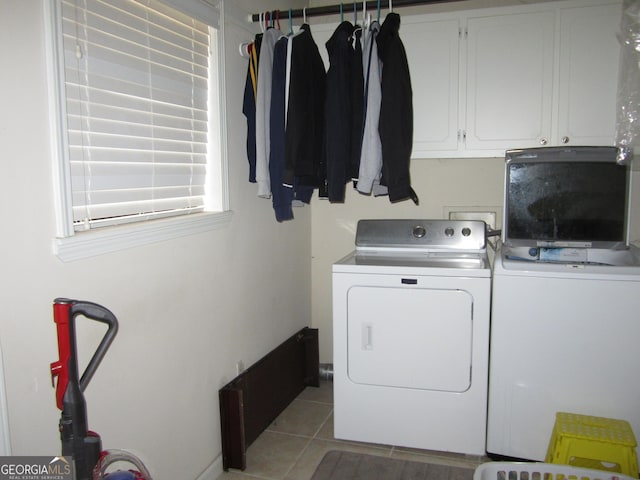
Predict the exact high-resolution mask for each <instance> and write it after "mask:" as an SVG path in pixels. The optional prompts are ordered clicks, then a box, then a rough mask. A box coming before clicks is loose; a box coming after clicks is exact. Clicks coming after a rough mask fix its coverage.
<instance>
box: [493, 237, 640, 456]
mask: <svg viewBox="0 0 640 480" xmlns="http://www.w3.org/2000/svg"><path fill="white" fill-rule="evenodd" d="M533 250H534V251H535V250H538V249H533ZM534 253H535V252H534ZM572 255H574V256H575V255H579V257H580V258H579V259H578V260H575V261H571V260H570V259H569V258H568V257H565V258H564V259H563V261H562V262H550V261H549V262H547V261H545V262H541V261H526V260H522V259H520V256H521V252H519V251H518V249H517V248H515V249H514V248H509V247H506V246H503V247H502V248H501V250H500V252H499V254H497V255H496V258H495V262H494V266H493V267H494V273H493V299H492V319H491V365H490V387H489V410H488V434H487V451H488V452H489V453H492V454H497V455H501V456H507V457H515V458H521V459H528V460H544V458H545V455H546V452H547V447H548V445H549V439H550V438H551V432H552V430H553V425H554V422H555V414H556V412H572V413H581V414H586V415H595V416H599V417H607V418H617V419H623V420H627V421H628V422H629V423H630V424H631V427H632V429H633V431H634V432H635V435H636V437H637V438H640V383H639V382H638V379H637V369H638V365H640V349H639V348H638V340H639V339H640V321H639V317H638V312H640V251H639V250H638V248H636V247H634V246H633V245H631V246H630V247H629V248H627V249H619V250H598V249H586V250H585V249H582V250H578V251H577V252H573V253H572ZM638 455H640V451H638Z"/></svg>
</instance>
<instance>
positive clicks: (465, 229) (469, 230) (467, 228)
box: [462, 227, 471, 237]
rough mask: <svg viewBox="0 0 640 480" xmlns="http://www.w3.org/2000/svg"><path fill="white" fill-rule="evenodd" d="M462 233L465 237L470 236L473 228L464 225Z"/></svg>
mask: <svg viewBox="0 0 640 480" xmlns="http://www.w3.org/2000/svg"><path fill="white" fill-rule="evenodd" d="M462 235H463V236H464V237H468V236H469V235H471V229H470V228H469V227H464V228H463V229H462Z"/></svg>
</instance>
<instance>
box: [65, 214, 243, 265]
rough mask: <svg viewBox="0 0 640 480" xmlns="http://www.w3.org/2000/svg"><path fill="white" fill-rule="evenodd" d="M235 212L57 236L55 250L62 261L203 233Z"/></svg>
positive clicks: (224, 221)
mask: <svg viewBox="0 0 640 480" xmlns="http://www.w3.org/2000/svg"><path fill="white" fill-rule="evenodd" d="M232 218H233V212H231V211H226V212H220V213H196V214H193V215H185V216H181V217H172V218H167V219H163V220H153V221H149V222H144V223H136V224H128V225H124V226H114V227H107V228H103V229H95V230H90V231H87V232H80V233H76V234H75V235H73V236H71V237H66V238H56V239H55V240H54V243H53V251H54V253H55V254H56V255H57V256H58V258H59V259H60V260H62V261H63V262H73V261H75V260H82V259H84V258H89V257H94V256H97V255H103V254H105V253H113V252H117V251H121V250H126V249H128V248H133V247H140V246H144V245H149V244H151V243H158V242H163V241H166V240H172V239H175V238H179V237H183V236H187V235H193V234H197V233H204V232H208V231H211V230H215V229H219V228H223V227H225V226H227V225H228V224H229V223H230V222H231V219H232Z"/></svg>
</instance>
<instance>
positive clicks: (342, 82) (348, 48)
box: [320, 21, 363, 202]
mask: <svg viewBox="0 0 640 480" xmlns="http://www.w3.org/2000/svg"><path fill="white" fill-rule="evenodd" d="M353 34H354V26H353V25H352V24H351V23H350V22H347V21H345V22H342V23H341V24H340V25H339V26H338V28H337V29H336V31H335V32H334V33H333V35H332V36H331V38H330V39H329V40H328V41H327V43H326V47H327V52H328V54H329V71H328V72H327V98H326V102H325V141H324V151H325V155H324V158H325V164H326V177H325V178H326V188H327V191H326V196H327V197H328V198H329V201H331V202H343V201H344V197H345V185H346V183H347V182H349V181H350V180H352V179H353V178H354V177H355V176H357V173H358V168H357V162H358V161H359V159H360V145H359V144H360V141H361V136H362V94H363V93H362V84H363V79H362V49H361V48H359V49H358V48H356V49H354V47H353V44H352V40H353V37H352V36H353ZM358 41H359V40H358ZM357 55H360V58H359V59H358V60H356V58H357ZM356 91H357V93H355V92H356ZM358 112H359V120H356V121H354V116H357V115H358ZM354 142H357V145H354ZM354 162H356V163H355V164H354ZM323 173H324V172H323ZM322 194H323V192H322V187H321V191H320V195H321V196H322Z"/></svg>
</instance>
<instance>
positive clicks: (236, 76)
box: [0, 0, 311, 480]
mask: <svg viewBox="0 0 640 480" xmlns="http://www.w3.org/2000/svg"><path fill="white" fill-rule="evenodd" d="M47 1H48V0H47ZM44 3H45V2H44V1H42V0H0V12H1V13H0V60H1V62H2V75H0V218H1V219H2V230H1V233H0V239H1V240H0V246H1V248H2V253H1V257H0V259H1V261H0V272H1V273H0V305H2V311H1V313H0V343H1V345H2V349H3V353H4V362H5V363H4V364H5V369H6V385H7V396H8V408H9V426H10V440H11V449H12V453H13V454H14V455H56V454H58V453H59V450H60V441H59V435H58V420H59V411H58V410H57V409H56V406H55V397H54V389H53V388H52V387H51V379H50V373H49V364H50V362H52V361H55V360H57V359H58V352H57V343H56V331H55V325H54V323H53V316H52V308H51V305H52V301H53V299H54V298H55V297H58V296H66V297H72V298H77V299H82V300H89V301H94V302H97V303H100V304H103V305H104V306H106V307H108V308H110V309H111V310H112V311H113V312H114V313H115V314H116V316H117V317H118V319H119V321H120V331H119V333H118V336H117V337H116V339H115V342H114V344H113V346H112V348H111V349H110V350H109V352H108V354H107V356H106V358H105V360H104V362H103V363H102V365H101V366H100V368H99V369H98V371H97V373H96V375H95V377H94V379H93V380H92V382H91V383H90V384H89V387H88V389H87V391H86V398H87V404H88V415H89V426H90V428H91V429H93V430H95V431H97V432H99V433H100V434H101V436H102V440H103V446H104V447H105V448H125V449H129V450H131V451H133V452H135V453H137V454H139V455H140V457H141V458H142V459H143V460H144V461H145V462H146V464H147V466H148V467H149V469H150V470H151V472H152V474H153V475H154V478H155V479H156V480H174V479H196V478H201V479H203V480H204V479H205V478H206V479H208V478H215V475H214V473H215V471H217V470H219V468H220V467H221V463H220V456H219V455H220V452H221V444H220V433H219V432H220V425H219V413H218V412H219V410H218V396H217V395H218V393H217V392H218V389H219V388H220V387H221V386H223V385H224V384H225V383H226V382H228V381H229V380H231V379H232V378H233V377H234V376H235V375H236V362H237V361H239V360H242V361H243V362H244V364H245V365H247V366H248V365H250V364H251V363H253V362H254V361H255V360H257V359H259V358H260V357H261V356H262V355H264V354H266V353H267V352H268V351H270V350H271V349H272V348H274V347H275V346H277V345H278V344H279V343H280V342H282V341H283V340H284V339H285V338H287V337H288V336H290V335H291V334H293V333H294V332H295V331H297V330H298V329H299V328H302V327H304V326H305V325H307V324H310V308H311V307H310V304H311V288H310V282H311V271H310V262H309V258H310V249H311V246H310V225H311V215H310V213H311V210H310V208H309V207H305V208H302V209H297V210H296V211H295V214H296V219H295V220H294V221H292V222H288V223H285V224H278V223H277V222H276V221H275V220H274V217H273V213H272V209H271V204H270V202H269V201H266V200H263V199H258V198H257V197H256V189H255V186H254V185H250V184H248V182H247V177H248V166H247V160H246V155H245V150H244V149H245V146H244V145H245V143H244V142H245V135H246V134H245V128H246V127H245V125H246V124H245V119H244V117H243V116H242V113H241V111H242V107H241V104H242V93H243V86H244V76H245V72H246V60H245V59H242V58H240V56H239V55H238V42H239V41H248V40H250V39H251V38H252V35H251V34H250V33H249V32H246V31H244V30H242V29H241V28H239V27H238V26H231V27H229V34H230V38H229V39H228V41H227V44H226V47H227V51H228V54H227V57H228V63H227V71H228V74H227V89H228V91H227V98H226V100H227V104H228V117H227V122H228V135H229V175H230V182H229V183H230V191H231V208H232V210H233V211H234V215H233V220H232V221H231V224H230V225H229V226H228V227H225V228H223V229H220V230H216V231H212V232H210V233H204V234H198V235H192V236H189V237H183V238H180V239H177V240H172V241H167V242H164V243H158V244H154V245H149V246H147V247H143V248H134V249H130V250H127V251H122V252H119V253H112V254H107V255H102V256H99V257H94V258H89V259H86V260H80V261H76V262H72V263H63V262H61V261H60V260H59V259H58V258H57V257H56V256H55V255H54V254H53V253H52V240H53V238H54V236H55V217H54V207H53V201H52V199H53V189H52V183H53V177H52V168H53V167H52V158H51V154H50V147H49V138H50V135H52V133H51V131H50V128H49V123H48V115H49V112H48V107H47V105H48V100H47V84H46V77H45V75H46V72H45V42H44V33H43V32H44V30H43V28H44V20H43V5H44ZM245 3H246V5H247V6H248V7H251V6H254V7H255V8H257V7H258V6H259V5H260V6H261V4H262V3H263V2H258V1H257V0H254V1H252V2H249V1H247V2H245ZM83 320H84V322H83ZM92 323H95V322H90V321H89V320H85V319H80V320H79V324H80V331H79V334H78V337H79V338H78V343H79V347H80V350H81V351H80V356H81V357H82V358H83V362H82V363H81V368H83V365H84V364H85V362H86V360H87V359H88V355H89V354H90V353H92V352H93V349H94V348H95V346H96V344H97V342H98V341H99V339H100V338H101V336H102V330H99V329H98V328H94V327H93V326H92V325H91V324H92ZM207 469H209V470H208V473H207V474H205V475H202V476H200V475H201V472H203V471H205V470H207Z"/></svg>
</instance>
